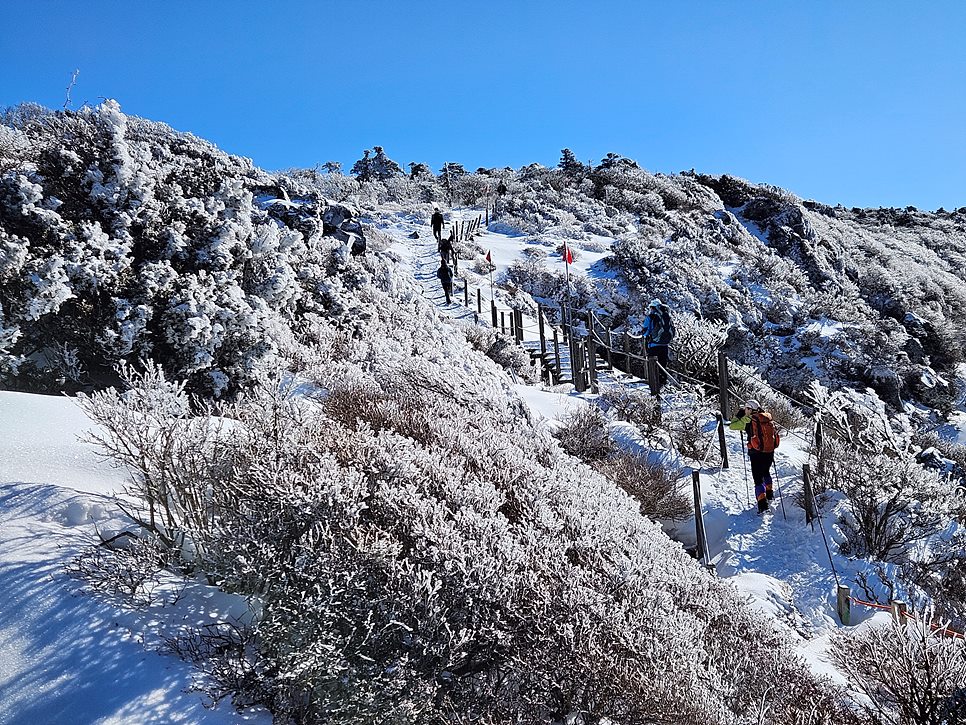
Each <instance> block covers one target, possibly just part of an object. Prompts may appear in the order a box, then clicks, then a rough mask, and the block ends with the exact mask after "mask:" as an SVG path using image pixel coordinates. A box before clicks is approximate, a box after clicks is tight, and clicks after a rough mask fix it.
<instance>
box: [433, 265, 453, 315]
mask: <svg viewBox="0 0 966 725" xmlns="http://www.w3.org/2000/svg"><path fill="white" fill-rule="evenodd" d="M436 276H437V277H439V281H440V282H442V284H443V292H444V293H445V294H446V304H449V303H450V298H451V297H452V296H453V273H452V271H450V268H449V265H448V264H446V260H443V262H442V264H440V265H439V269H438V270H437V271H436Z"/></svg>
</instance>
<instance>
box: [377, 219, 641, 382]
mask: <svg viewBox="0 0 966 725" xmlns="http://www.w3.org/2000/svg"><path fill="white" fill-rule="evenodd" d="M478 215H479V210H478V209H466V210H461V211H453V212H451V213H450V220H449V222H448V223H447V225H446V226H445V227H444V228H443V235H444V237H445V236H446V235H448V234H449V229H450V225H451V224H452V223H453V222H457V221H459V222H464V221H472V220H473V219H476V217H477V216H478ZM383 231H385V232H386V233H387V234H389V236H390V237H392V238H393V239H394V240H395V244H393V246H392V250H393V251H394V252H395V253H396V254H398V255H399V256H400V257H401V258H402V259H403V260H404V262H405V263H406V265H407V266H408V267H409V269H410V271H411V272H412V274H413V277H414V278H415V280H416V281H417V283H419V285H420V287H421V288H422V291H423V297H424V298H425V299H426V300H427V301H429V302H430V303H431V304H433V305H434V306H436V307H437V308H438V309H439V311H440V313H441V314H443V315H445V316H447V317H450V318H453V319H458V320H463V321H472V320H473V319H474V316H476V317H478V318H479V320H480V321H481V323H482V324H487V325H488V324H489V322H490V314H491V313H490V299H491V298H493V299H495V300H496V303H497V307H498V308H499V309H501V310H508V309H509V308H510V307H512V306H513V305H512V299H511V298H512V292H508V291H507V290H505V289H503V288H502V287H501V286H500V285H499V284H497V281H498V280H499V279H500V277H501V276H502V274H503V273H504V272H505V271H506V269H507V267H509V266H510V265H511V264H512V263H513V262H514V261H516V260H518V259H522V258H523V254H522V250H523V249H524V248H525V247H526V244H525V242H524V241H523V237H521V235H519V234H514V233H512V232H511V231H509V230H507V231H491V230H488V229H485V228H483V229H482V230H481V232H480V233H479V234H477V235H476V237H475V238H474V240H473V242H472V243H473V244H474V245H475V246H478V247H479V248H481V249H484V250H487V251H488V252H490V253H491V257H492V260H493V265H494V267H495V270H494V272H493V275H492V279H493V281H494V285H493V286H491V284H490V277H489V276H486V275H481V274H477V273H475V272H473V271H472V270H471V269H470V267H471V265H472V264H473V262H472V261H471V260H465V259H461V260H460V265H459V270H458V272H457V273H456V274H454V278H453V295H452V302H451V303H450V304H448V305H447V304H446V298H445V294H444V293H443V288H442V284H441V283H440V281H439V279H438V277H437V276H436V271H437V269H438V268H439V264H440V258H439V253H438V252H437V248H436V240H435V238H434V237H433V233H432V229H431V227H430V226H429V222H428V220H422V219H418V218H416V217H414V216H413V215H407V216H405V217H404V218H403V219H402V220H398V219H397V220H396V221H394V222H393V223H392V224H389V225H388V226H385V227H383ZM414 232H415V233H416V234H417V235H418V236H417V238H415V239H414V238H413V237H412V234H413V233H414ZM462 244H467V242H463V243H462ZM583 254H585V255H586V256H585V258H584V259H583V260H582V264H581V266H580V269H575V273H577V272H578V271H579V272H582V273H585V274H588V275H590V276H601V273H600V271H599V268H600V264H599V262H600V261H601V259H603V257H604V256H605V254H603V253H589V252H584V253H583ZM574 267H575V268H576V267H577V265H574ZM464 284H467V285H468V290H469V295H468V297H469V305H468V306H466V305H464V291H463V285H464ZM477 290H480V294H481V300H482V305H481V307H482V310H481V311H480V312H479V313H478V312H477V303H476V299H477V292H476V291H477ZM508 324H509V323H508ZM545 334H546V345H547V350H548V352H553V351H554V347H553V343H552V339H553V331H552V329H551V328H550V327H549V326H548V327H547V328H546V331H545ZM523 346H524V347H525V348H527V349H528V350H531V351H534V352H536V351H537V350H539V349H540V334H539V327H538V322H537V320H536V319H535V317H534V316H533V315H529V314H526V313H524V315H523ZM557 351H558V354H559V357H560V365H561V370H562V371H563V377H564V378H565V379H569V378H570V377H571V374H570V349H569V347H568V345H567V343H566V342H565V341H564V340H563V337H562V335H560V336H559V346H558V348H557ZM598 381H599V383H600V386H601V388H602V389H603V388H605V387H607V386H609V385H616V384H624V385H628V384H629V385H638V384H640V385H644V383H643V382H642V381H640V380H639V379H637V378H634V377H632V376H629V375H626V374H624V373H622V372H621V371H619V370H611V369H609V368H607V367H606V366H605V365H604V364H603V362H599V363H598Z"/></svg>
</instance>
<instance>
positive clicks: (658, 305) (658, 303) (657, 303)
mask: <svg viewBox="0 0 966 725" xmlns="http://www.w3.org/2000/svg"><path fill="white" fill-rule="evenodd" d="M648 307H653V308H654V309H655V310H659V309H661V300H659V299H658V298H657V297H655V298H654V299H653V300H651V303H650V304H649V305H648Z"/></svg>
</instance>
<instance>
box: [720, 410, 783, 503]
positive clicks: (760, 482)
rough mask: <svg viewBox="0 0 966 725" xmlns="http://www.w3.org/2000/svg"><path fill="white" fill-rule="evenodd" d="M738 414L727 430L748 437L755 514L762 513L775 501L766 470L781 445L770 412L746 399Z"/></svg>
mask: <svg viewBox="0 0 966 725" xmlns="http://www.w3.org/2000/svg"><path fill="white" fill-rule="evenodd" d="M738 413H739V415H738V416H737V417H736V418H735V419H734V420H732V421H731V424H730V425H729V426H728V427H729V428H730V429H731V430H740V431H743V432H745V433H747V434H748V460H749V461H751V478H752V480H753V481H754V482H755V498H756V499H757V500H758V513H763V512H765V511H767V510H768V502H769V501H770V500H772V499H773V498H775V494H774V491H773V489H772V479H771V472H770V471H771V467H772V466H773V465H774V463H775V449H776V448H778V444H779V443H781V438H780V437H779V435H778V429H777V428H776V427H775V421H774V419H773V418H772V415H771V413H768V412H766V411H765V409H764V408H762V407H761V403H759V402H758V401H757V400H749V401H748V402H747V403H745V407H744V408H742V409H741V410H740V411H738Z"/></svg>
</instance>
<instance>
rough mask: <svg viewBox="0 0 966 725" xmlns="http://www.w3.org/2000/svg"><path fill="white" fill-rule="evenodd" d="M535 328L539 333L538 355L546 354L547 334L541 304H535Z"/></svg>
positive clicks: (543, 355) (544, 355)
mask: <svg viewBox="0 0 966 725" xmlns="http://www.w3.org/2000/svg"><path fill="white" fill-rule="evenodd" d="M537 330H538V332H539V333H540V357H542V358H545V357H546V356H547V334H546V332H547V331H546V329H544V325H543V305H540V304H538V305H537Z"/></svg>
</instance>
